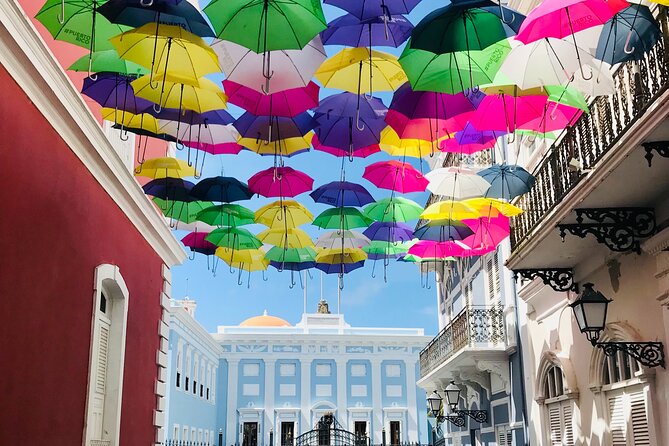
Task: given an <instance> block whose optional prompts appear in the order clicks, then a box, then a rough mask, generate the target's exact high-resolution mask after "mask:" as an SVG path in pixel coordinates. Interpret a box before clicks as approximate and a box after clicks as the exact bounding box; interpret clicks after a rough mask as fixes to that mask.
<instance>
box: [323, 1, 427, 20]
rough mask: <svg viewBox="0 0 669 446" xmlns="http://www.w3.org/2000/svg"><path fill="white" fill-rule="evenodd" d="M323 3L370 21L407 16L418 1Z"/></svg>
mask: <svg viewBox="0 0 669 446" xmlns="http://www.w3.org/2000/svg"><path fill="white" fill-rule="evenodd" d="M323 3H325V4H328V5H333V6H336V7H337V8H341V9H343V10H344V11H347V12H350V13H351V14H353V15H354V16H356V17H358V18H359V19H360V20H370V19H375V18H377V17H381V16H387V17H390V16H393V15H395V14H408V13H410V12H411V10H412V9H413V8H415V7H416V5H417V4H418V3H420V0H382V1H379V0H359V1H355V2H352V1H350V0H324V1H323Z"/></svg>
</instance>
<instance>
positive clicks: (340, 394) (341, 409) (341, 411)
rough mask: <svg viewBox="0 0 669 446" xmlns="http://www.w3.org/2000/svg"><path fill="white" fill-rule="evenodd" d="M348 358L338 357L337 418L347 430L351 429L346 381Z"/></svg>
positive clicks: (336, 361)
mask: <svg viewBox="0 0 669 446" xmlns="http://www.w3.org/2000/svg"><path fill="white" fill-rule="evenodd" d="M346 362H347V361H346V359H343V358H342V359H336V360H335V363H336V364H337V412H338V413H337V420H339V422H340V423H341V424H342V426H344V429H345V430H351V429H349V426H348V411H347V410H346V408H347V406H348V405H347V403H346V400H347V399H346V395H347V392H348V390H347V385H348V383H347V382H346Z"/></svg>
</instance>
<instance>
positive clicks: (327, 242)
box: [316, 230, 371, 250]
mask: <svg viewBox="0 0 669 446" xmlns="http://www.w3.org/2000/svg"><path fill="white" fill-rule="evenodd" d="M370 243H371V240H369V238H367V237H366V236H365V235H364V234H361V233H360V232H358V231H349V230H341V231H328V232H326V233H325V234H323V235H321V236H320V237H318V239H317V240H316V246H317V247H319V248H324V249H333V250H334V249H340V250H341V249H349V248H350V249H354V248H364V247H365V246H368V245H369V244H370Z"/></svg>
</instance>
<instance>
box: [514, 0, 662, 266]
mask: <svg viewBox="0 0 669 446" xmlns="http://www.w3.org/2000/svg"><path fill="white" fill-rule="evenodd" d="M658 11H659V16H658V20H659V22H660V26H661V29H662V31H663V36H662V38H661V39H660V41H659V42H658V43H657V44H656V46H655V47H654V48H653V50H652V51H651V52H649V53H648V54H647V55H646V56H645V58H644V59H642V60H640V61H637V62H628V63H625V64H622V65H621V66H620V67H619V68H618V70H617V71H616V73H615V74H614V81H615V86H616V93H615V94H614V95H612V96H603V97H598V98H596V99H594V101H593V102H592V104H591V111H590V113H589V114H583V115H582V116H581V117H580V119H579V120H578V121H577V122H576V125H574V126H573V127H571V128H570V129H568V130H566V131H565V132H563V134H562V136H561V137H560V138H558V139H557V140H556V141H555V143H554V144H553V145H552V146H551V147H550V148H549V149H548V151H547V153H546V155H545V156H544V158H543V159H542V161H541V162H540V163H539V164H538V165H537V167H536V168H535V169H533V173H534V175H535V176H536V179H537V181H536V185H535V187H534V188H533V189H532V191H530V193H528V194H526V195H524V196H522V197H521V198H520V199H519V200H518V201H517V203H516V204H517V205H518V206H519V207H521V208H522V209H523V210H524V211H525V212H524V213H523V214H521V215H520V216H518V217H515V218H514V222H513V227H512V231H511V247H512V255H511V258H510V259H509V261H508V262H507V266H509V267H510V268H512V269H522V268H542V267H547V266H550V267H554V268H559V267H566V268H571V267H573V266H574V265H575V264H577V263H578V262H579V261H581V260H583V259H584V258H586V257H587V255H592V254H593V249H594V250H601V251H602V252H605V250H604V249H603V248H601V245H599V246H600V247H598V245H597V243H595V242H594V241H593V239H592V237H587V238H586V239H581V238H578V237H574V236H570V235H568V236H567V237H566V239H567V240H566V242H567V243H564V242H563V241H562V240H561V237H560V235H559V232H558V230H557V229H556V225H558V224H564V223H573V222H574V219H575V216H574V213H573V212H572V211H573V210H574V209H575V208H622V207H637V208H638V207H650V208H653V207H654V206H655V203H656V202H657V201H658V198H659V196H660V195H659V194H660V193H663V192H665V191H666V189H667V188H668V187H669V181H668V180H667V178H666V175H665V174H664V172H666V167H667V165H669V162H667V160H666V158H663V157H661V156H659V155H660V153H654V154H653V155H654V156H653V158H652V161H653V165H652V167H649V161H650V159H649V158H648V156H649V155H650V151H649V150H644V148H643V147H642V146H641V145H642V144H643V143H645V142H649V141H658V140H669V125H668V124H667V117H668V116H669V92H668V91H667V90H668V88H667V87H669V63H668V62H669V47H668V43H669V20H668V18H667V9H666V8H664V7H660V8H659V9H658ZM662 156H666V155H664V154H663V155H662ZM577 221H578V220H577ZM579 223H580V222H579Z"/></svg>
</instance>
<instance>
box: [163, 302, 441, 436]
mask: <svg viewBox="0 0 669 446" xmlns="http://www.w3.org/2000/svg"><path fill="white" fill-rule="evenodd" d="M327 308H328V307H327V303H326V302H325V301H321V302H320V303H319V312H318V313H308V314H303V315H302V319H301V320H300V321H299V322H298V323H297V324H295V326H292V325H291V324H289V323H288V322H287V321H285V320H283V319H280V318H277V317H273V316H269V315H267V314H264V315H262V316H256V317H253V318H250V319H248V320H246V321H244V322H242V323H241V324H240V325H239V326H220V327H218V330H217V332H216V333H214V334H209V333H207V332H206V331H205V330H204V329H203V328H202V326H201V325H200V324H199V323H198V322H197V321H196V320H195V319H194V317H193V315H194V309H195V303H194V302H193V301H192V300H186V301H180V302H175V306H173V307H172V308H171V324H170V327H171V333H170V345H169V361H170V367H169V370H170V376H169V387H168V392H167V399H166V401H167V415H166V416H167V421H166V423H165V425H166V426H168V429H167V432H168V440H172V441H200V442H202V443H204V444H215V445H218V444H219V441H220V444H225V445H244V446H264V445H268V444H269V438H270V432H272V435H273V441H274V444H275V445H277V446H287V445H292V444H294V443H293V441H294V439H295V438H297V437H298V436H299V435H300V434H301V433H304V432H307V431H310V430H312V429H314V428H315V427H316V426H317V423H318V420H319V419H320V418H321V417H322V416H323V415H325V414H328V413H332V414H333V415H334V416H335V418H336V419H337V421H338V422H339V423H340V424H341V425H342V428H343V429H346V430H348V431H351V432H355V433H356V434H357V435H359V436H369V437H370V441H371V442H372V443H376V444H380V443H382V431H383V430H384V429H385V432H386V441H387V443H389V444H403V443H422V444H425V443H427V442H428V441H429V430H428V423H427V414H426V411H425V392H424V391H423V390H422V389H420V388H419V387H417V385H416V381H417V379H418V375H419V363H418V354H419V352H420V351H421V350H422V349H423V347H424V346H425V345H426V344H427V342H428V341H429V337H426V336H424V334H423V330H422V329H401V328H357V327H351V326H350V325H348V324H347V323H346V322H345V320H344V317H343V315H341V314H330V313H329V311H328V309H327Z"/></svg>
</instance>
